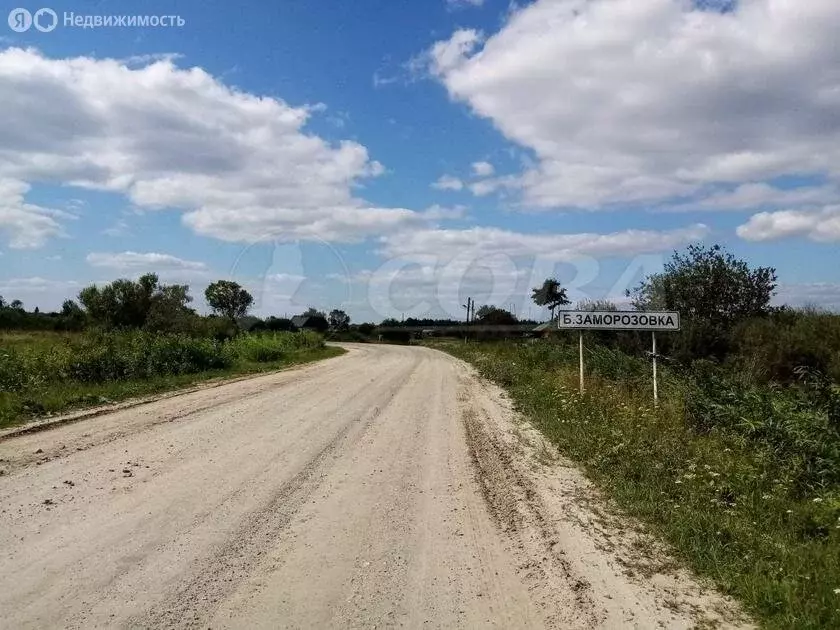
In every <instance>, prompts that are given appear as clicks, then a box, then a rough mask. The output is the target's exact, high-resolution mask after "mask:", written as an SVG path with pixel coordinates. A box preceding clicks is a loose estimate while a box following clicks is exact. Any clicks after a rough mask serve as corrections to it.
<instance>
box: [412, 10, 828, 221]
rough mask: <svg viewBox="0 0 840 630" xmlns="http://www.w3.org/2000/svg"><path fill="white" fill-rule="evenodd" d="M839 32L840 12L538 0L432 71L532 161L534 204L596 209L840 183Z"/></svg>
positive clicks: (436, 54) (528, 173) (530, 198)
mask: <svg viewBox="0 0 840 630" xmlns="http://www.w3.org/2000/svg"><path fill="white" fill-rule="evenodd" d="M838 30H840V5H838V4H837V2H836V1H835V0H811V1H809V2H806V3H801V2H787V1H782V0H744V1H743V2H738V3H730V4H726V5H718V4H715V5H709V4H706V5H702V6H701V5H700V4H698V3H691V2H676V1H674V0H564V1H556V0H536V1H535V2H533V3H531V4H529V5H527V6H525V7H524V8H520V9H517V10H514V11H513V12H512V13H511V14H510V16H509V18H508V20H507V22H506V23H505V25H504V26H503V27H502V28H501V30H499V32H497V33H495V34H492V35H490V36H487V37H485V36H484V35H483V34H482V33H480V32H478V31H475V30H469V29H462V30H458V31H456V32H455V33H454V34H453V35H452V36H451V37H450V38H449V39H448V40H445V41H440V42H437V43H435V44H434V45H433V46H432V47H431V49H430V50H429V51H428V53H427V55H426V59H427V61H428V67H429V70H430V72H431V73H432V74H433V75H434V76H435V77H437V79H438V80H439V81H440V82H441V83H442V84H443V85H444V86H445V87H446V89H447V90H448V92H449V95H450V97H451V98H452V99H454V100H456V101H459V102H463V103H466V104H468V105H469V107H471V109H472V110H473V111H474V112H475V113H476V114H477V115H478V116H481V117H483V118H487V119H489V120H490V121H492V123H493V124H494V125H495V126H496V127H497V128H498V129H499V130H500V131H501V132H502V133H503V134H504V135H505V136H506V137H507V138H508V139H510V140H512V141H513V142H515V143H517V144H519V145H521V146H523V147H526V148H528V149H530V150H531V151H533V154H534V155H535V157H536V158H537V162H536V165H535V166H534V167H532V168H526V169H525V171H524V172H522V173H521V175H520V177H519V185H520V187H521V189H522V196H523V202H524V203H525V204H527V205H530V206H533V207H544V208H551V207H587V208H597V207H603V206H606V205H609V204H627V203H630V204H642V203H649V202H662V201H665V200H669V199H678V198H685V197H691V196H693V195H697V194H698V193H703V192H704V191H714V190H715V187H719V186H723V185H727V184H749V183H756V184H759V183H764V184H767V183H768V182H769V181H771V180H772V179H774V178H776V177H779V176H783V175H808V176H818V177H819V176H822V177H828V178H838V177H840V116H838V111H840V74H838V73H837V72H836V71H835V69H836V68H837V67H840V48H838V47H837V46H836V45H835V38H836V33H837V32H838ZM748 192H750V191H749V190H748V191H746V192H742V194H745V195H746V196H749V195H747V194H746V193H748ZM753 192H755V191H753ZM764 192H766V191H764ZM759 196H761V195H759ZM736 201H737V200H736Z"/></svg>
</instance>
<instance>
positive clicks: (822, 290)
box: [773, 282, 840, 310]
mask: <svg viewBox="0 0 840 630" xmlns="http://www.w3.org/2000/svg"><path fill="white" fill-rule="evenodd" d="M773 302H774V303H775V304H787V305H789V306H817V307H822V308H828V309H833V310H840V284H837V283H831V282H812V283H808V284H786V283H780V284H779V288H778V291H777V293H776V296H775V298H774V299H773Z"/></svg>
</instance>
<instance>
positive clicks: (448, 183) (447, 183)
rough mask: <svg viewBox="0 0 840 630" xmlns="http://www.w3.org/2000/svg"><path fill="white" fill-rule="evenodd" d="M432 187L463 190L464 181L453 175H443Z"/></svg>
mask: <svg viewBox="0 0 840 630" xmlns="http://www.w3.org/2000/svg"><path fill="white" fill-rule="evenodd" d="M432 188H436V189H437V190H463V188H464V182H462V181H461V180H460V179H458V178H457V177H453V176H452V175H441V176H440V177H439V178H438V179H437V181H436V182H434V183H433V184H432Z"/></svg>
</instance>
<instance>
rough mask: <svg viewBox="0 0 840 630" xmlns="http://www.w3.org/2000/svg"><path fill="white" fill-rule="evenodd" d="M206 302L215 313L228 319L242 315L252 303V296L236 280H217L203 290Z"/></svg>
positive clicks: (234, 318)
mask: <svg viewBox="0 0 840 630" xmlns="http://www.w3.org/2000/svg"><path fill="white" fill-rule="evenodd" d="M204 297H205V299H206V300H207V304H208V305H209V306H210V308H212V309H213V312H214V313H216V314H217V315H222V316H224V317H227V318H228V319H230V320H236V318H238V317H244V316H245V315H246V314H247V313H248V309H249V308H251V305H252V304H253V303H254V298H253V296H252V295H251V294H250V293H248V292H247V291H246V290H245V289H243V288H242V287H241V286H240V285H239V284H237V283H236V282H232V281H230V280H218V281H216V282H214V283H212V284H211V285H210V286H208V287H207V289H206V290H205V291H204Z"/></svg>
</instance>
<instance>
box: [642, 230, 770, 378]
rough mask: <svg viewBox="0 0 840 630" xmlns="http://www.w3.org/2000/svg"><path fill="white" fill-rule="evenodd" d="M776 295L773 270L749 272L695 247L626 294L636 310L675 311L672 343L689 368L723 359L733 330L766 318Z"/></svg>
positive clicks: (727, 257)
mask: <svg viewBox="0 0 840 630" xmlns="http://www.w3.org/2000/svg"><path fill="white" fill-rule="evenodd" d="M775 291H776V270H775V269H773V268H771V267H757V268H755V269H752V268H750V266H749V265H748V264H747V263H746V262H745V261H743V260H739V259H737V258H735V257H734V256H733V255H732V254H730V253H729V252H727V251H726V250H725V249H723V248H722V247H721V246H720V245H712V246H711V247H705V246H703V245H699V244H695V245H690V246H689V247H688V248H687V249H686V251H685V252H684V253H680V252H674V254H673V256H672V257H671V260H670V261H668V262H667V263H665V268H664V270H663V271H662V273H658V274H653V275H651V276H648V277H647V278H645V279H644V280H643V281H642V282H641V283H640V284H639V285H638V286H637V287H636V288H635V289H633V290H632V291H628V292H627V294H628V296H630V297H632V298H633V306H635V307H636V308H637V309H639V310H673V311H679V313H680V314H681V315H682V318H683V330H682V332H681V333H680V335H679V337H678V339H677V340H676V341H675V342H674V355H675V357H676V358H677V359H678V360H680V361H683V362H688V361H691V360H693V359H696V358H700V357H708V356H714V357H717V358H723V357H724V356H725V355H726V354H727V353H728V352H729V351H730V348H731V345H732V334H733V330H734V328H735V326H736V325H737V324H738V323H739V322H742V321H745V320H747V319H750V318H753V317H762V316H764V315H767V314H768V313H769V311H770V300H771V299H772V297H773V295H774V293H775Z"/></svg>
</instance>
